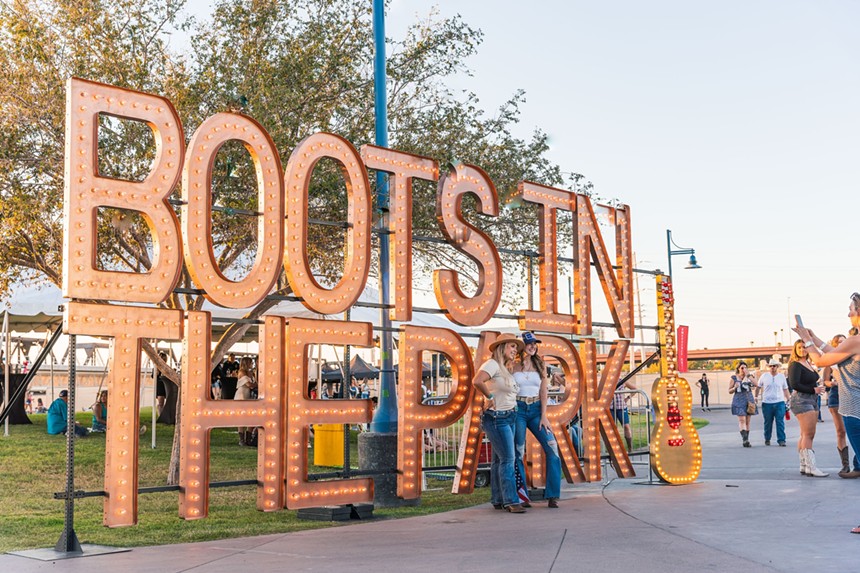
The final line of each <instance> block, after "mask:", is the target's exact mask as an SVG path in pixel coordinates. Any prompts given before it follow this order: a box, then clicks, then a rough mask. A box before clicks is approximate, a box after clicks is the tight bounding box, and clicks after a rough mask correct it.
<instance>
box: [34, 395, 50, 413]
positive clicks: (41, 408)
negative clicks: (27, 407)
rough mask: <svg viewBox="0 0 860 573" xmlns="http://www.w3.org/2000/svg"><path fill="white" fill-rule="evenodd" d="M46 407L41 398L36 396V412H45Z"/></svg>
mask: <svg viewBox="0 0 860 573" xmlns="http://www.w3.org/2000/svg"><path fill="white" fill-rule="evenodd" d="M47 411H48V410H47V408H45V403H44V402H42V399H41V398H36V412H35V413H36V414H44V413H45V412H47Z"/></svg>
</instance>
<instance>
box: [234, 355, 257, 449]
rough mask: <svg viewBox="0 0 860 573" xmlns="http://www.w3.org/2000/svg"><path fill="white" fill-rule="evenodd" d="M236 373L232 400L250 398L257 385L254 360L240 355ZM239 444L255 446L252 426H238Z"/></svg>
mask: <svg viewBox="0 0 860 573" xmlns="http://www.w3.org/2000/svg"><path fill="white" fill-rule="evenodd" d="M238 374H239V378H238V380H237V382H236V394H235V395H234V396H233V400H252V399H253V391H254V389H255V388H256V387H257V380H256V378H255V376H254V362H253V360H251V358H250V357H248V356H244V357H242V360H241V362H239V371H238ZM239 445H240V446H252V447H256V446H257V434H256V431H255V429H254V428H247V427H244V426H242V427H240V428H239Z"/></svg>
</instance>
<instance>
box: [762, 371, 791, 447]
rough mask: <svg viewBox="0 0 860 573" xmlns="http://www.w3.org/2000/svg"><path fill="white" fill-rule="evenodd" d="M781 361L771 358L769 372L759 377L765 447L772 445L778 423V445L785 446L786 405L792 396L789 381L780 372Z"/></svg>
mask: <svg viewBox="0 0 860 573" xmlns="http://www.w3.org/2000/svg"><path fill="white" fill-rule="evenodd" d="M779 366H780V364H779V360H777V359H776V358H771V359H770V362H768V363H767V367H768V372H764V373H763V374H762V375H761V376H759V379H758V381H759V385H760V386H761V413H762V414H763V417H764V445H766V446H769V445H770V438H771V436H772V435H773V423H774V421H775V422H776V443H778V444H779V445H780V446H783V447H784V446H785V404H786V403H787V402H788V400H789V397H790V396H791V395H790V394H789V393H788V381H787V380H786V379H785V374H783V373H782V372H780V371H779Z"/></svg>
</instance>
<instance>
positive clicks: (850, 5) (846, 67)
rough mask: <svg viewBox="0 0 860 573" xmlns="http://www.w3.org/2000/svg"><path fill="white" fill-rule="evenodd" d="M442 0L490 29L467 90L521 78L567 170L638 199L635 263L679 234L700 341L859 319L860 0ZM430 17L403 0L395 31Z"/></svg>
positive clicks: (768, 339) (685, 285)
mask: <svg viewBox="0 0 860 573" xmlns="http://www.w3.org/2000/svg"><path fill="white" fill-rule="evenodd" d="M435 5H437V6H438V7H439V11H440V13H441V14H443V15H444V14H451V13H460V14H461V15H462V16H463V17H464V18H465V20H466V21H467V22H469V23H470V24H471V25H473V26H476V27H479V28H480V29H481V30H483V32H484V34H485V39H484V43H483V45H482V46H481V48H480V52H479V54H478V56H477V57H475V58H473V60H472V61H471V67H472V70H473V77H471V78H465V79H464V80H463V85H464V86H465V85H468V87H469V89H471V90H472V91H474V92H476V93H477V94H478V95H479V96H480V97H481V100H482V101H483V102H484V104H485V105H486V107H487V108H488V109H492V108H495V107H496V106H497V105H498V104H499V103H501V102H503V101H504V100H505V98H507V97H508V96H509V95H510V94H512V93H513V92H514V91H515V90H517V89H519V88H522V89H525V90H526V94H527V103H526V105H525V106H524V107H523V135H525V134H527V133H529V132H530V131H531V130H532V129H534V128H536V127H539V128H541V129H543V130H545V131H546V132H548V133H549V135H550V137H551V144H552V151H551V157H552V159H553V160H554V161H556V162H557V163H558V164H560V165H561V166H562V169H563V170H565V171H575V172H578V173H583V174H584V175H586V177H587V178H588V179H590V180H591V181H592V182H594V185H595V190H596V191H597V193H598V194H599V195H600V196H602V197H608V198H617V199H619V200H621V201H622V202H624V203H626V204H628V205H630V207H631V211H632V218H633V248H634V250H635V251H636V255H637V259H638V260H639V266H641V267H643V268H655V267H656V268H661V269H663V270H664V271H665V270H666V269H667V263H666V258H667V253H666V251H667V248H666V229H671V230H672V235H673V238H674V239H675V241H676V242H677V243H678V244H679V245H680V246H682V247H692V248H695V249H696V255H697V257H698V259H699V263H700V264H701V265H702V267H703V268H702V269H701V270H684V269H683V267H684V266H686V263H687V257H685V256H680V255H678V256H675V257H674V258H673V261H672V264H673V275H674V278H675V291H676V317H677V323H678V324H688V325H689V326H690V347H691V348H703V347H710V348H715V347H726V346H747V345H749V344H750V343H751V342H755V344H756V345H761V344H773V343H774V331H776V332H778V334H777V338H781V340H782V341H783V342H784V343H787V342H789V330H788V329H789V316H790V315H793V314H794V313H800V314H801V315H803V317H804V322H805V323H806V325H807V326H810V327H812V328H813V329H815V330H816V331H817V332H818V333H819V334H820V335H821V336H822V337H823V338H825V337H829V336H831V335H832V334H835V333H837V332H840V331H846V330H847V328H848V327H849V323H848V320H847V318H846V314H847V306H848V298H849V295H850V294H851V293H852V292H854V291H860V268H858V264H857V257H858V245H857V240H856V239H855V238H854V233H853V230H852V229H853V228H854V227H855V226H856V225H857V223H856V216H857V213H858V207H857V206H858V203H860V199H858V191H860V65H858V63H860V62H858V59H860V35H858V34H857V25H858V22H860V3H858V2H856V1H848V0H842V1H839V0H815V1H809V0H804V1H797V0H743V1H740V0H722V1H710V2H706V1H699V2H689V1H686V0H652V1H650V2H641V1H638V0H608V1H600V2H595V1H588V2H586V1H579V0H572V1H571V0H568V1H563V2H555V1H543V2H531V3H523V2H513V1H511V0H492V1H489V0H487V1H484V0H466V1H463V0H460V1H453V0H450V1H447V0H446V1H438V2H436V3H435ZM428 13H429V4H428V3H426V2H421V1H417V0H393V2H392V5H391V9H390V13H389V24H388V30H387V32H388V35H389V36H393V37H396V35H397V34H398V33H402V30H403V23H404V22H406V21H407V20H411V19H414V18H416V17H425V16H426V15H427V14H428ZM643 284H647V281H646V282H645V283H643ZM645 296H648V297H652V296H653V291H649V292H647V293H645V292H643V297H645ZM645 322H651V323H652V324H653V322H654V319H653V316H652V317H651V320H648V319H647V318H646V321H645ZM792 322H793V320H792ZM780 331H782V332H781V333H780Z"/></svg>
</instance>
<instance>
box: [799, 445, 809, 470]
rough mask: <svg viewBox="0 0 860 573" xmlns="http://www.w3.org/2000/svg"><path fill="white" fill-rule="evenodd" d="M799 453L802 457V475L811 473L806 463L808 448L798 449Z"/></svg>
mask: <svg viewBox="0 0 860 573" xmlns="http://www.w3.org/2000/svg"><path fill="white" fill-rule="evenodd" d="M797 455H798V456H799V457H800V475H804V476H805V475H809V472H808V470H807V463H806V450H797Z"/></svg>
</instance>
